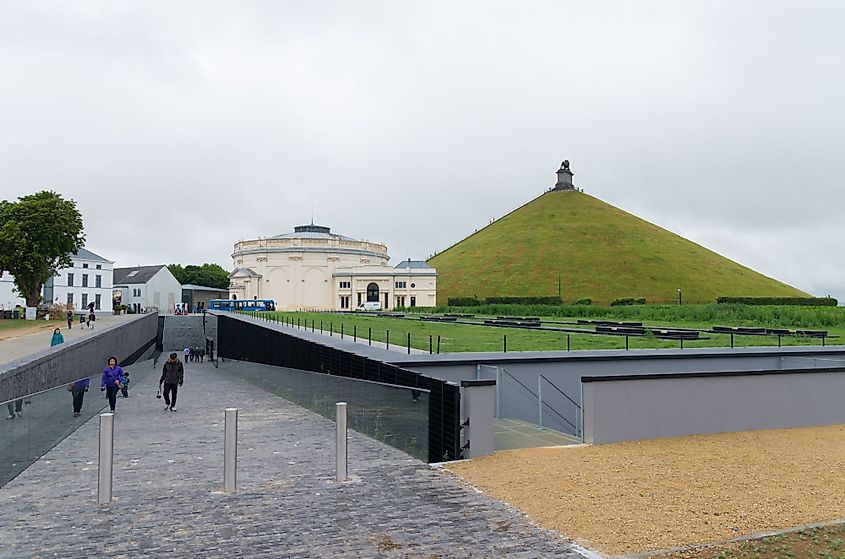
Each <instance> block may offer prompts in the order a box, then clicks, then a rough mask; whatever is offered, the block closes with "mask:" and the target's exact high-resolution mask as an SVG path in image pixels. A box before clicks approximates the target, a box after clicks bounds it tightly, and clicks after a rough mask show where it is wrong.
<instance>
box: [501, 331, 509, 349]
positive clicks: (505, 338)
mask: <svg viewBox="0 0 845 559" xmlns="http://www.w3.org/2000/svg"><path fill="white" fill-rule="evenodd" d="M502 348H503V349H504V350H505V353H507V352H508V335H507V334H502Z"/></svg>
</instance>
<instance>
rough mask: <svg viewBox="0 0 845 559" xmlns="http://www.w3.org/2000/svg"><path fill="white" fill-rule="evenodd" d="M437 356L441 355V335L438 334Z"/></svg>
mask: <svg viewBox="0 0 845 559" xmlns="http://www.w3.org/2000/svg"><path fill="white" fill-rule="evenodd" d="M437 355H440V334H437Z"/></svg>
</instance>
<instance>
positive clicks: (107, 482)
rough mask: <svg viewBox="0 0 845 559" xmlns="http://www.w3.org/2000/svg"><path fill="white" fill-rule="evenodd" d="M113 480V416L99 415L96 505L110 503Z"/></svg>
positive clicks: (111, 414) (107, 414)
mask: <svg viewBox="0 0 845 559" xmlns="http://www.w3.org/2000/svg"><path fill="white" fill-rule="evenodd" d="M113 478H114V414H113V413H101V414H100V455H99V464H98V468H97V504H98V505H107V504H108V503H110V502H111V495H112V479H113Z"/></svg>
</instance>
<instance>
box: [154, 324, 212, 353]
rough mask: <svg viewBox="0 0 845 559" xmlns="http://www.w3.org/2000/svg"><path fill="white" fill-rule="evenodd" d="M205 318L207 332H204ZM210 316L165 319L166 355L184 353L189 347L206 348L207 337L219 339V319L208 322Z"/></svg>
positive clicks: (164, 346) (164, 341)
mask: <svg viewBox="0 0 845 559" xmlns="http://www.w3.org/2000/svg"><path fill="white" fill-rule="evenodd" d="M203 318H206V319H207V320H206V321H205V322H206V323H205V331H203ZM208 318H210V317H209V316H208V315H206V317H203V316H202V315H191V316H175V315H174V316H171V315H168V316H166V317H164V335H163V340H162V350H163V351H164V352H165V353H169V352H171V351H182V349H184V348H185V347H186V346H187V347H205V338H206V336H209V337H212V338H216V337H217V318H216V317H214V320H208Z"/></svg>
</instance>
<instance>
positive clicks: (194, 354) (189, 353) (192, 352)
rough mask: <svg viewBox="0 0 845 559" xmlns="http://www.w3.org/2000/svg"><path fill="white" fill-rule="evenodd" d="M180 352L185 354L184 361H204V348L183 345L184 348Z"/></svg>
mask: <svg viewBox="0 0 845 559" xmlns="http://www.w3.org/2000/svg"><path fill="white" fill-rule="evenodd" d="M182 353H184V354H185V363H187V362H188V361H191V362H194V361H196V362H198V363H204V362H205V348H204V347H200V346H196V347H189V346H185V349H183V350H182Z"/></svg>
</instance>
